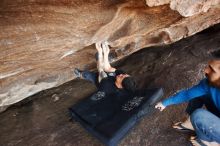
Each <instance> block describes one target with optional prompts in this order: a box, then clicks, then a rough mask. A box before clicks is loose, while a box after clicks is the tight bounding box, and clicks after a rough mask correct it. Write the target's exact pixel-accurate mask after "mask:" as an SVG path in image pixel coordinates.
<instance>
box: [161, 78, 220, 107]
mask: <svg viewBox="0 0 220 146" xmlns="http://www.w3.org/2000/svg"><path fill="white" fill-rule="evenodd" d="M203 95H210V98H211V99H212V101H213V102H214V104H215V105H216V107H217V109H218V110H219V111H220V89H219V88H216V87H213V86H210V85H209V83H208V79H207V78H205V79H203V80H201V81H200V82H199V84H197V85H195V86H193V87H192V88H190V89H187V90H182V91H180V92H178V93H177V94H175V95H174V96H171V97H170V98H167V99H165V100H163V101H162V104H163V105H164V106H168V105H172V104H179V103H183V102H187V101H189V100H191V99H193V98H196V97H201V96H203Z"/></svg>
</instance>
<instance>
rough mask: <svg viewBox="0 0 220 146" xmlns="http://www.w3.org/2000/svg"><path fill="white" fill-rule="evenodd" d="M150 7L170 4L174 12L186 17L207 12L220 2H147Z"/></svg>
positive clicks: (209, 0)
mask: <svg viewBox="0 0 220 146" xmlns="http://www.w3.org/2000/svg"><path fill="white" fill-rule="evenodd" d="M146 4H147V5H148V6H150V7H152V6H159V5H164V4H170V8H171V9H172V10H176V11H178V12H179V13H180V15H182V16H184V17H189V16H193V15H196V14H199V13H202V12H207V11H208V10H209V9H210V8H211V7H215V6H216V5H218V4H220V0H146Z"/></svg>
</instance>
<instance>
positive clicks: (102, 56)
mask: <svg viewBox="0 0 220 146" xmlns="http://www.w3.org/2000/svg"><path fill="white" fill-rule="evenodd" d="M96 49H97V51H98V57H97V69H98V73H94V72H90V71H87V70H85V71H81V70H79V69H75V70H74V73H75V75H76V76H77V77H80V78H82V79H86V80H89V81H91V82H92V83H94V84H95V85H96V86H97V88H98V90H99V91H102V92H104V93H105V94H112V93H116V94H123V93H124V92H134V91H135V90H136V83H135V81H134V79H133V78H132V77H131V76H130V75H128V74H126V73H125V72H124V71H122V70H118V69H116V68H114V67H112V66H111V65H110V63H109V52H110V49H109V46H108V43H107V42H104V43H96Z"/></svg>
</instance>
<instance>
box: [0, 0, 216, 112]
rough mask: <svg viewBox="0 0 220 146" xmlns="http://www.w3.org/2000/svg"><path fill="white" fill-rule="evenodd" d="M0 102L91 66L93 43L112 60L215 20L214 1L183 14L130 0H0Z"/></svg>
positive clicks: (8, 102)
mask: <svg viewBox="0 0 220 146" xmlns="http://www.w3.org/2000/svg"><path fill="white" fill-rule="evenodd" d="M0 22H1V23H0V52H1V53H0V107H2V108H1V109H4V107H6V106H9V105H11V104H13V103H16V102H18V101H20V100H22V99H24V98H26V97H28V96H30V95H33V94H35V93H37V92H39V91H41V90H44V89H48V88H52V87H55V86H58V85H60V84H63V83H64V82H67V81H69V80H72V79H74V78H75V76H74V75H73V68H75V67H78V68H82V69H84V68H87V69H94V68H95V66H96V65H95V59H94V54H95V52H96V50H95V48H94V43H95V42H98V41H104V40H107V41H108V42H109V44H110V46H111V47H112V48H111V51H112V52H113V53H114V54H115V60H117V59H120V58H122V57H124V56H127V55H129V54H131V53H133V52H135V51H137V50H139V49H141V48H144V47H149V46H153V45H164V44H169V43H172V42H175V41H178V40H180V39H182V38H185V37H188V36H191V35H193V34H195V33H197V32H199V31H201V30H203V29H205V28H208V27H209V26H212V25H214V24H217V23H219V22H220V7H219V5H216V6H215V7H211V8H210V9H209V11H208V12H206V13H201V14H198V15H195V16H192V17H187V18H184V17H182V16H181V15H180V14H179V13H178V12H176V11H173V10H171V9H170V7H169V6H168V5H163V6H158V7H148V6H147V5H146V2H145V1H136V0H127V1H126V0H115V1H114V0H113V1H108V0H91V1H88V0H81V1H78V0H72V1H67V0H25V1H20V0H2V1H0Z"/></svg>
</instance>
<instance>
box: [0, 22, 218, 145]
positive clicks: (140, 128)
mask: <svg viewBox="0 0 220 146" xmlns="http://www.w3.org/2000/svg"><path fill="white" fill-rule="evenodd" d="M219 57H220V25H216V26H215V27H212V28H210V29H208V30H205V31H203V32H201V33H199V34H197V35H194V36H192V37H190V38H187V39H183V40H181V41H179V42H177V43H174V44H171V45H167V46H162V47H161V46H158V47H151V48H147V49H142V50H141V51H139V52H136V53H134V54H132V55H131V56H128V57H127V58H124V59H123V60H121V61H120V62H116V63H115V64H114V65H115V66H116V67H117V68H120V69H123V70H125V71H127V72H128V73H129V74H131V75H133V76H134V77H135V79H136V80H137V82H138V84H139V87H140V88H143V87H147V88H151V87H163V89H164V92H165V95H164V97H163V98H167V97H168V96H170V95H172V94H174V93H175V92H176V91H178V90H180V89H183V88H187V87H190V86H192V85H193V84H196V83H197V82H198V81H199V80H200V79H202V78H203V77H204V75H203V69H204V67H205V65H206V63H207V61H208V60H209V59H211V58H219ZM95 90H96V88H95V86H94V85H92V84H91V83H89V82H87V81H84V80H80V79H75V80H73V81H70V82H68V83H65V84H64V85H61V86H59V87H56V88H53V89H49V90H45V91H42V92H40V93H38V94H36V95H34V96H31V97H29V98H27V99H25V100H23V101H21V102H19V103H17V104H15V105H14V106H11V107H10V108H8V109H7V110H6V111H5V112H3V113H0V146H101V145H102V144H101V143H100V142H99V141H98V140H97V139H96V138H94V137H93V136H91V135H90V134H89V133H88V132H87V131H86V130H84V129H83V128H82V127H81V126H80V125H79V124H78V123H77V122H70V120H69V115H68V107H70V106H71V105H73V104H74V103H76V102H77V101H79V100H80V99H82V98H85V97H86V96H88V95H89V94H91V93H92V92H94V91H95ZM185 107H186V104H181V105H178V106H177V105H173V106H170V107H167V108H166V109H165V111H163V112H159V111H158V110H156V109H155V111H154V113H153V114H152V115H151V116H147V117H144V118H143V119H142V120H141V121H140V122H139V123H138V124H137V125H136V126H135V127H134V128H133V129H132V130H131V132H130V133H129V134H127V135H126V137H125V138H124V139H123V140H122V141H121V142H120V144H119V145H120V146H186V145H190V143H189V142H188V139H189V137H190V135H187V134H183V133H179V132H177V131H175V130H173V129H172V128H171V125H172V124H173V123H175V122H177V121H181V120H183V119H184V118H185V117H186V114H185V113H184V109H185Z"/></svg>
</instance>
